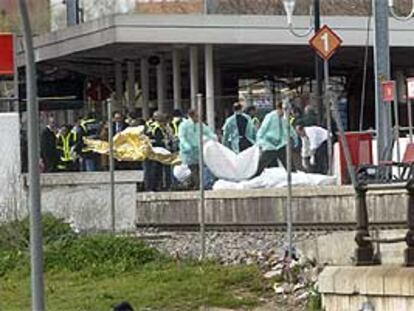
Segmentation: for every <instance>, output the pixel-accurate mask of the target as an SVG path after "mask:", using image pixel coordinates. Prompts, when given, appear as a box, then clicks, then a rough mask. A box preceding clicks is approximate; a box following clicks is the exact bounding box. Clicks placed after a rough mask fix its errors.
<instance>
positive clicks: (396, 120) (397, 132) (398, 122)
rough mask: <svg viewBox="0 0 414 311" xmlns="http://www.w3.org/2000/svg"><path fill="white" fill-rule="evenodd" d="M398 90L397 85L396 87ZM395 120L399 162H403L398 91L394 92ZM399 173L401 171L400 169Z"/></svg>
mask: <svg viewBox="0 0 414 311" xmlns="http://www.w3.org/2000/svg"><path fill="white" fill-rule="evenodd" d="M396 88H397V85H396ZM394 93H395V94H394V119H395V133H394V134H395V135H394V137H395V139H396V143H397V144H396V145H397V162H400V160H401V151H400V120H399V116H398V112H399V111H398V96H397V90H395V92H394ZM398 171H399V169H398Z"/></svg>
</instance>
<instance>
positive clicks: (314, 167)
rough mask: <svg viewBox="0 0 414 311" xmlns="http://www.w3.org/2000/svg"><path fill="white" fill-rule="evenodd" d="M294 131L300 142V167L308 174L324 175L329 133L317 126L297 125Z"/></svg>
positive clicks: (326, 169)
mask: <svg viewBox="0 0 414 311" xmlns="http://www.w3.org/2000/svg"><path fill="white" fill-rule="evenodd" d="M296 131H297V133H298V135H299V137H300V138H301V140H302V161H303V162H302V163H303V164H302V165H303V167H304V168H305V169H306V170H307V172H308V173H317V174H326V173H327V172H328V165H329V164H328V163H329V161H328V136H329V132H328V131H327V130H326V129H324V128H322V127H319V126H306V127H305V126H303V124H298V125H297V126H296Z"/></svg>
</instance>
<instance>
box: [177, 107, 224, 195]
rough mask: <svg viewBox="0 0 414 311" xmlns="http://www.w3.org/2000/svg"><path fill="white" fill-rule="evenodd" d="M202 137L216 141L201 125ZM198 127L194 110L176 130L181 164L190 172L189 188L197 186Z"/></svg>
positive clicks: (207, 129)
mask: <svg viewBox="0 0 414 311" xmlns="http://www.w3.org/2000/svg"><path fill="white" fill-rule="evenodd" d="M203 136H204V138H207V139H213V140H217V136H216V134H214V132H213V130H212V129H211V128H209V127H208V126H207V125H205V124H203ZM199 137H200V125H199V118H198V114H197V112H196V111H195V110H190V111H189V112H188V118H187V119H185V120H184V121H182V122H181V124H180V126H179V128H178V139H179V142H180V143H179V144H180V158H181V161H182V164H184V165H187V166H188V167H189V168H190V170H191V187H192V188H197V187H198V186H199V152H200V141H199V139H200V138H199Z"/></svg>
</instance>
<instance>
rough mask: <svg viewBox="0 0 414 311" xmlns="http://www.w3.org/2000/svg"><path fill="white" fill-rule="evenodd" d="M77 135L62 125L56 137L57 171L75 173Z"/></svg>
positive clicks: (76, 168) (68, 127)
mask: <svg viewBox="0 0 414 311" xmlns="http://www.w3.org/2000/svg"><path fill="white" fill-rule="evenodd" d="M77 144H78V139H77V133H76V131H74V130H71V129H70V126H69V125H64V126H62V128H61V129H60V131H59V133H58V134H57V136H56V147H57V150H58V152H59V162H58V170H60V171H68V172H70V171H76V170H78V165H77V157H78V156H77V150H76V148H77Z"/></svg>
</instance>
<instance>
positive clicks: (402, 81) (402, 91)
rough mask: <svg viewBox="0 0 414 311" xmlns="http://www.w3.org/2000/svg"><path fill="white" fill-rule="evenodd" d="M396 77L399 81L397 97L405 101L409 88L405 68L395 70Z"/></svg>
mask: <svg viewBox="0 0 414 311" xmlns="http://www.w3.org/2000/svg"><path fill="white" fill-rule="evenodd" d="M394 79H395V82H396V83H397V99H398V102H400V103H403V102H405V101H406V98H405V97H406V95H407V88H406V77H405V73H404V70H396V71H394Z"/></svg>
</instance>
